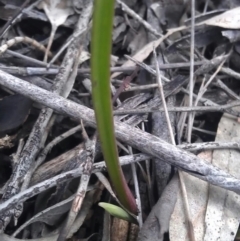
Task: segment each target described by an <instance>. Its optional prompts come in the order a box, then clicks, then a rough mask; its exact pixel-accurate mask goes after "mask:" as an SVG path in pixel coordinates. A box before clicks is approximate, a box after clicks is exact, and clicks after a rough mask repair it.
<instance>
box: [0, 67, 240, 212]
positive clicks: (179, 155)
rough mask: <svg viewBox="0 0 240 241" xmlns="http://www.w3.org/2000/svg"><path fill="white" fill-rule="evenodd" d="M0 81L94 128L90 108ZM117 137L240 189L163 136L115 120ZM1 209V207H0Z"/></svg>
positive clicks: (2, 76) (8, 79) (13, 80)
mask: <svg viewBox="0 0 240 241" xmlns="http://www.w3.org/2000/svg"><path fill="white" fill-rule="evenodd" d="M0 85H3V86H5V87H7V88H9V89H11V90H13V91H15V92H17V93H20V94H22V95H25V96H28V97H29V98H31V99H33V100H34V101H36V102H39V103H41V104H43V105H46V106H48V107H49V108H52V109H54V110H55V111H57V112H58V113H61V114H63V115H67V116H69V117H71V118H74V119H75V120H77V121H78V120H79V119H83V121H85V122H86V123H87V124H88V125H89V126H91V127H94V128H96V122H95V119H94V112H93V110H91V109H89V108H87V107H85V106H82V105H79V104H76V103H74V102H72V101H69V100H67V99H65V98H63V97H61V96H59V95H57V94H54V93H51V92H49V91H46V90H44V89H41V88H39V87H37V86H34V85H32V84H29V83H27V82H26V81H23V80H21V79H19V78H17V77H14V76H11V75H9V74H7V73H4V72H2V71H0ZM114 123H115V134H116V137H117V138H118V139H119V140H121V141H122V142H125V143H126V144H128V145H131V146H132V147H134V148H136V149H138V150H141V151H142V152H145V153H147V154H149V155H151V156H154V157H156V158H159V159H161V160H163V161H165V162H168V163H169V164H171V165H173V166H175V167H177V168H179V169H181V170H183V171H186V172H188V173H189V174H191V175H194V176H196V177H198V178H200V179H202V180H205V181H208V182H209V183H211V184H213V185H217V186H220V187H223V188H226V189H228V190H232V191H234V192H236V193H240V180H238V179H237V178H235V177H233V176H231V175H229V174H228V173H226V172H225V171H223V170H221V169H219V168H217V167H215V166H213V165H212V164H210V163H207V162H205V161H204V160H202V159H201V158H199V157H197V156H195V155H193V154H191V153H189V152H187V151H184V150H181V149H179V148H177V147H175V146H173V145H171V144H169V143H167V142H165V141H163V140H162V139H160V138H158V137H156V136H153V135H151V134H149V133H146V132H143V131H141V130H139V129H137V128H135V127H131V126H129V125H128V124H125V123H122V122H119V121H114ZM0 209H1V208H0Z"/></svg>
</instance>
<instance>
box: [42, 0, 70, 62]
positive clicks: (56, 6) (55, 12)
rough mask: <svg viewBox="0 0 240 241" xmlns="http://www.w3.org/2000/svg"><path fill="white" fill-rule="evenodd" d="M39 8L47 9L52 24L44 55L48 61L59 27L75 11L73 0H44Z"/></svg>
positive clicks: (45, 60)
mask: <svg viewBox="0 0 240 241" xmlns="http://www.w3.org/2000/svg"><path fill="white" fill-rule="evenodd" d="M38 8H40V9H43V10H44V11H45V13H46V15H47V17H48V19H49V21H50V22H51V25H52V31H51V34H50V38H49V41H48V46H47V51H46V53H45V56H44V62H47V56H48V52H49V50H50V48H51V46H52V42H53V38H54V35H55V33H56V31H57V28H58V27H59V26H60V25H62V24H63V23H64V22H65V21H66V19H67V18H68V16H69V15H71V14H73V13H74V9H73V6H72V1H68V0H44V1H42V2H41V3H40V4H39V5H38Z"/></svg>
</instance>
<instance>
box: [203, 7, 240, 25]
mask: <svg viewBox="0 0 240 241" xmlns="http://www.w3.org/2000/svg"><path fill="white" fill-rule="evenodd" d="M201 24H207V25H211V26H218V27H221V28H230V29H239V28H240V7H237V8H233V9H231V10H229V11H226V12H225V13H222V14H220V15H218V16H215V17H213V18H210V19H208V20H206V21H204V22H202V23H200V25H201Z"/></svg>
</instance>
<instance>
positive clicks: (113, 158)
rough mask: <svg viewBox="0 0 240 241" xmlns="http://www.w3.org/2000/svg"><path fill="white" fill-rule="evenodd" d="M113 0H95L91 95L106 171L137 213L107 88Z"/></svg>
mask: <svg viewBox="0 0 240 241" xmlns="http://www.w3.org/2000/svg"><path fill="white" fill-rule="evenodd" d="M113 17H114V1H113V0H108V1H107V0H95V3H94V13H93V27H92V42H91V77H92V96H93V105H94V110H95V117H96V121H97V130H98V133H99V138H100V142H101V147H102V151H103V155H104V159H105V161H106V165H107V169H108V173H109V176H110V179H111V181H112V184H113V186H114V189H115V191H116V193H117V196H118V198H119V200H120V201H121V203H122V205H123V206H124V207H125V208H126V209H127V210H129V211H130V212H132V213H134V214H136V213H137V205H136V201H135V199H134V197H133V195H132V193H131V191H130V190H129V187H128V185H127V183H126V180H125V178H124V175H123V173H122V169H121V167H120V165H119V160H118V151H117V145H116V140H115V135H114V125H113V111H112V102H111V91H110V56H111V48H112V47H111V46H112V26H113Z"/></svg>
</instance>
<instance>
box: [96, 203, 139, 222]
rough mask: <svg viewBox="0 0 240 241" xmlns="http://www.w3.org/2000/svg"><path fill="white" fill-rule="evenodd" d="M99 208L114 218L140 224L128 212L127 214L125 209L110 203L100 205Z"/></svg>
mask: <svg viewBox="0 0 240 241" xmlns="http://www.w3.org/2000/svg"><path fill="white" fill-rule="evenodd" d="M98 206H100V207H102V208H103V209H105V210H106V211H107V212H108V213H109V214H110V215H112V216H113V217H117V218H120V219H123V220H126V221H128V222H131V223H135V224H138V222H137V220H136V219H135V218H134V217H133V216H131V215H130V214H129V213H128V212H126V211H125V210H124V209H122V208H121V207H119V206H116V205H113V204H110V203H104V202H100V203H98Z"/></svg>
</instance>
